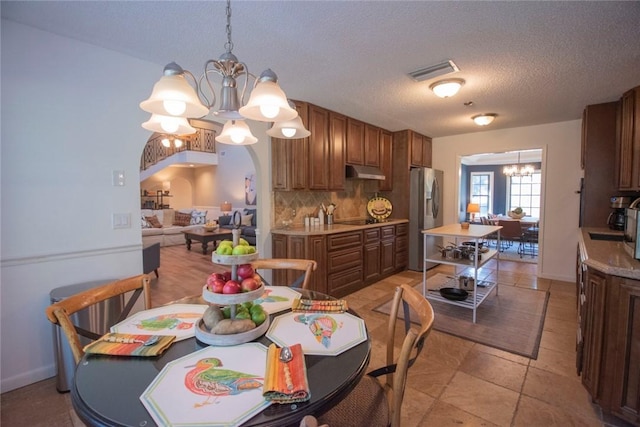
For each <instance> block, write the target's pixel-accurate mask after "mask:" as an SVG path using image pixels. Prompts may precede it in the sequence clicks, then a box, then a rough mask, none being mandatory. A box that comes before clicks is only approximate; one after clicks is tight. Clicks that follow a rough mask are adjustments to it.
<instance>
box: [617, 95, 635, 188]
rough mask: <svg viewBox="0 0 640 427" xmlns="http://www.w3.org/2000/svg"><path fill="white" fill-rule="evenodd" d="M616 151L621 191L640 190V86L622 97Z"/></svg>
mask: <svg viewBox="0 0 640 427" xmlns="http://www.w3.org/2000/svg"><path fill="white" fill-rule="evenodd" d="M620 104H621V108H620V117H619V121H618V123H619V141H618V149H617V150H616V160H617V167H618V168H617V169H618V174H617V175H618V189H619V190H623V191H624V190H630V191H638V190H640V86H638V87H635V88H633V89H631V90H630V91H628V92H625V93H624V94H623V95H622V99H621V102H620Z"/></svg>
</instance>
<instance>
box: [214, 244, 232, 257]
mask: <svg viewBox="0 0 640 427" xmlns="http://www.w3.org/2000/svg"><path fill="white" fill-rule="evenodd" d="M216 253H217V254H218V255H231V254H232V253H233V249H231V246H229V245H222V246H218V249H216Z"/></svg>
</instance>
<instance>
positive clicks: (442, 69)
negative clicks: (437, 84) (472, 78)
mask: <svg viewBox="0 0 640 427" xmlns="http://www.w3.org/2000/svg"><path fill="white" fill-rule="evenodd" d="M456 71H460V69H459V68H458V66H457V65H456V64H454V63H453V61H452V60H448V61H445V62H442V63H440V64H436V65H432V66H430V67H427V68H422V69H420V70H416V71H413V72H411V73H409V77H411V78H412V79H413V80H415V81H417V82H422V81H425V80H429V79H432V78H434V77H438V76H442V75H444V74H449V73H455V72H456Z"/></svg>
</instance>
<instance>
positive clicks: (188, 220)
mask: <svg viewBox="0 0 640 427" xmlns="http://www.w3.org/2000/svg"><path fill="white" fill-rule="evenodd" d="M218 213H219V211H218V210H217V209H216V210H215V211H213V212H211V211H210V210H201V209H196V208H193V209H180V210H177V211H176V210H174V209H157V210H151V209H142V210H141V218H140V220H141V224H142V245H143V246H145V247H146V246H148V245H151V244H154V243H160V246H162V247H164V246H173V245H183V244H184V243H185V239H184V234H183V233H182V231H183V230H188V229H192V228H197V227H202V226H203V225H204V224H205V223H206V222H207V221H212V220H216V219H217V217H215V216H214V215H217V214H218ZM153 218H155V220H153Z"/></svg>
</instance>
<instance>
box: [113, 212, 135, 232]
mask: <svg viewBox="0 0 640 427" xmlns="http://www.w3.org/2000/svg"><path fill="white" fill-rule="evenodd" d="M111 222H112V224H113V229H114V230H115V229H118V228H131V214H130V213H114V214H113V215H112V217H111Z"/></svg>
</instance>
